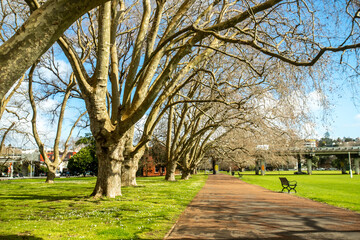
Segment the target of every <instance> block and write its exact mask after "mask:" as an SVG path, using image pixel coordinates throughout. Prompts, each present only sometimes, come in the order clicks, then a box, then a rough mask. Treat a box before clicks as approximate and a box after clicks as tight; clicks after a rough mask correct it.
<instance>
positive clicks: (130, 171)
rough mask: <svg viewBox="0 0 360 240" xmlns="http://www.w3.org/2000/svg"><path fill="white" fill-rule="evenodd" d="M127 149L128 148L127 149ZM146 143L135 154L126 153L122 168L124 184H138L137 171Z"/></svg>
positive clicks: (122, 183) (122, 181) (122, 182)
mask: <svg viewBox="0 0 360 240" xmlns="http://www.w3.org/2000/svg"><path fill="white" fill-rule="evenodd" d="M130 139H131V140H132V139H133V138H130ZM125 151H126V150H125ZM144 153H145V145H144V146H143V147H141V148H140V149H139V150H138V151H137V152H136V153H135V154H132V153H125V154H124V158H125V159H124V163H123V166H122V170H121V185H122V186H137V183H136V172H137V170H138V169H139V161H140V159H141V158H142V156H144Z"/></svg>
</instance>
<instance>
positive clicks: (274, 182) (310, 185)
mask: <svg viewBox="0 0 360 240" xmlns="http://www.w3.org/2000/svg"><path fill="white" fill-rule="evenodd" d="M269 173H270V174H269ZM313 173H314V174H313V175H294V174H288V175H285V177H286V178H287V179H288V180H289V181H292V180H295V181H297V183H298V186H297V187H296V190H297V193H296V195H298V196H301V197H305V198H309V199H312V200H315V201H319V202H325V203H327V204H330V205H333V206H337V207H341V208H347V209H350V210H353V211H357V212H360V176H358V175H354V176H353V178H350V175H341V174H339V173H340V172H339V173H338V174H334V173H335V171H329V172H327V171H316V172H313ZM281 175H284V174H281ZM242 180H244V181H245V182H248V183H251V184H256V185H259V186H262V187H264V188H267V189H270V190H272V191H281V189H282V187H281V184H280V180H279V175H277V174H276V172H267V174H266V175H265V176H259V175H254V174H244V175H243V177H242ZM292 194H293V193H292Z"/></svg>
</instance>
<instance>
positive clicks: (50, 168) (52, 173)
mask: <svg viewBox="0 0 360 240" xmlns="http://www.w3.org/2000/svg"><path fill="white" fill-rule="evenodd" d="M46 165H47V168H48V172H47V175H46V181H45V183H54V179H55V173H56V168H57V166H54V165H52V164H46Z"/></svg>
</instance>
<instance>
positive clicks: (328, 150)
mask: <svg viewBox="0 0 360 240" xmlns="http://www.w3.org/2000/svg"><path fill="white" fill-rule="evenodd" d="M276 154H277V155H283V156H287V155H288V156H294V157H295V158H297V160H298V172H299V173H301V159H306V161H307V173H308V174H309V175H311V174H312V158H313V157H314V156H325V155H335V156H336V157H338V158H341V159H347V160H348V162H349V166H350V175H351V177H352V165H351V162H352V160H354V168H355V174H357V175H359V174H360V169H359V162H360V146H356V147H304V148H290V149H285V150H282V151H276ZM259 160H260V162H261V174H262V175H264V174H265V159H259ZM344 167H345V166H344ZM345 172H346V171H345Z"/></svg>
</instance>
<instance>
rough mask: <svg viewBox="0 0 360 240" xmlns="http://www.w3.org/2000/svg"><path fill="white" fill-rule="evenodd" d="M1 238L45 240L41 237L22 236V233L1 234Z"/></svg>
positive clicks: (7, 239) (5, 239) (9, 239)
mask: <svg viewBox="0 0 360 240" xmlns="http://www.w3.org/2000/svg"><path fill="white" fill-rule="evenodd" d="M0 239H2V240H20V239H23V240H43V238H40V237H34V236H20V235H0Z"/></svg>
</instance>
